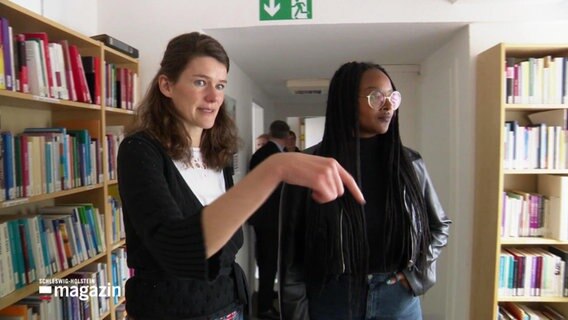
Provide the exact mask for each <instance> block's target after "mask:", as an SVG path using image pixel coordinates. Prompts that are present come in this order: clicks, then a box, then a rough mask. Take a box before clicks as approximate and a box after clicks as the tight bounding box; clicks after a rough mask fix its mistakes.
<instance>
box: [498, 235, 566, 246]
mask: <svg viewBox="0 0 568 320" xmlns="http://www.w3.org/2000/svg"><path fill="white" fill-rule="evenodd" d="M547 244H548V245H567V244H568V241H562V240H556V239H548V238H536V237H532V238H531V237H519V238H501V245H547Z"/></svg>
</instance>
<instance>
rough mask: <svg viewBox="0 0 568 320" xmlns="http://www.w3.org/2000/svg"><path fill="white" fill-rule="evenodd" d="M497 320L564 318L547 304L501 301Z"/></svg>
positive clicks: (548, 319)
mask: <svg viewBox="0 0 568 320" xmlns="http://www.w3.org/2000/svg"><path fill="white" fill-rule="evenodd" d="M497 319H498V320H566V317H564V316H563V315H562V314H561V313H560V312H558V311H557V310H555V309H554V308H552V307H550V306H547V305H540V306H534V305H530V306H529V305H526V304H523V303H513V302H503V303H500V304H499V313H498V317H497Z"/></svg>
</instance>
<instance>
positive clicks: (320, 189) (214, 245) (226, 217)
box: [202, 153, 364, 257]
mask: <svg viewBox="0 0 568 320" xmlns="http://www.w3.org/2000/svg"><path fill="white" fill-rule="evenodd" d="M281 182H285V183H288V184H293V185H299V186H302V187H307V188H310V189H312V190H313V192H312V197H313V198H314V200H315V201H317V202H320V203H325V202H329V201H332V200H334V199H336V198H337V197H339V196H341V195H343V193H344V191H345V190H344V186H345V187H346V188H347V189H348V190H349V191H350V192H351V193H352V194H353V196H354V197H355V199H356V200H357V201H359V202H361V203H363V202H364V199H363V194H362V193H361V191H360V190H359V188H358V187H357V184H356V182H355V180H354V179H353V177H351V175H350V174H349V173H348V172H347V171H345V169H343V167H341V165H339V163H338V162H337V161H335V160H334V159H331V158H324V157H318V156H312V155H307V154H302V153H279V154H275V155H273V156H270V157H269V158H268V159H266V160H265V161H264V162H262V163H261V164H260V165H258V166H257V167H256V168H255V169H254V170H252V171H251V172H250V173H249V174H247V175H246V176H245V177H244V178H243V179H242V180H241V181H240V182H239V183H238V184H236V185H235V186H234V187H233V188H231V189H229V191H228V192H227V193H225V194H224V195H222V196H221V197H219V198H218V199H217V200H215V201H214V202H213V203H211V204H210V205H209V206H207V207H206V208H205V209H203V217H202V227H203V234H204V240H205V248H206V256H207V257H210V256H212V255H213V254H215V252H217V251H218V250H219V249H221V247H222V246H223V245H225V243H227V241H229V239H230V237H231V236H232V235H233V234H234V233H235V232H236V230H237V229H238V228H239V227H240V226H241V225H242V224H243V223H245V221H246V220H247V219H248V218H249V217H250V216H251V215H252V214H253V213H254V212H255V211H256V210H257V209H258V208H259V207H260V205H262V203H264V201H265V200H266V199H267V198H268V196H270V194H271V193H272V192H273V191H274V189H275V188H276V187H277V186H278V184H280V183H281ZM227 212H231V214H227Z"/></svg>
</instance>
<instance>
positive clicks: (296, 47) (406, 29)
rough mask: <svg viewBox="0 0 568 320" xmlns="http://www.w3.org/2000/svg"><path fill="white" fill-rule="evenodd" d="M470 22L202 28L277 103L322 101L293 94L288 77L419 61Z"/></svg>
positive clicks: (319, 76)
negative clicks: (354, 64) (358, 64)
mask: <svg viewBox="0 0 568 320" xmlns="http://www.w3.org/2000/svg"><path fill="white" fill-rule="evenodd" d="M465 25H466V23H377V24H333V25H331V24H330V25H285V26H261V27H258V26H257V27H247V28H227V29H207V30H204V31H205V32H206V33H208V34H210V35H211V36H213V37H214V38H216V39H217V40H219V41H220V42H221V43H222V44H223V46H224V47H225V49H226V50H227V52H228V54H229V57H230V58H231V61H232V62H234V63H236V64H237V65H238V66H239V67H240V68H241V69H242V70H243V72H245V73H246V74H247V75H248V76H250V77H251V79H252V80H253V81H254V82H255V83H256V84H257V85H258V86H259V87H261V89H262V90H263V91H264V92H265V93H266V94H268V95H269V96H270V97H271V98H272V99H273V101H274V102H275V103H276V104H277V105H283V104H295V105H300V104H314V103H318V104H319V103H324V102H325V99H326V97H325V96H305V95H300V96H294V95H293V94H291V93H290V92H289V91H288V90H287V88H286V80H289V79H314V78H315V79H322V78H323V79H330V78H331V77H332V76H333V73H334V72H335V70H336V69H337V68H338V67H339V66H340V65H341V64H343V63H345V62H348V61H353V60H358V61H371V62H375V63H379V64H382V65H416V64H420V63H421V62H422V61H423V60H424V59H425V58H426V57H428V56H429V55H430V54H431V53H433V52H434V51H435V50H436V49H437V48H439V47H440V46H441V45H443V44H444V43H445V42H446V41H447V40H449V39H450V38H451V37H452V35H453V34H454V33H455V32H456V31H457V30H459V29H460V28H462V27H464V26H465Z"/></svg>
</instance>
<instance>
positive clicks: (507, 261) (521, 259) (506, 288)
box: [499, 246, 568, 297]
mask: <svg viewBox="0 0 568 320" xmlns="http://www.w3.org/2000/svg"><path fill="white" fill-rule="evenodd" d="M567 261H568V251H566V250H565V249H560V248H556V247H552V246H551V247H548V249H547V250H545V249H543V248H506V249H501V254H500V258H499V296H500V297H508V296H525V297H529V296H535V297H538V296H542V297H561V296H565V297H568V283H567V279H566V278H567V277H568V274H567V273H566V267H567V265H566V263H567Z"/></svg>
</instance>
